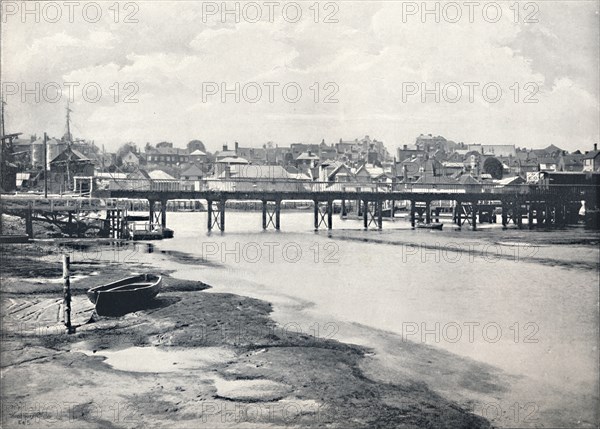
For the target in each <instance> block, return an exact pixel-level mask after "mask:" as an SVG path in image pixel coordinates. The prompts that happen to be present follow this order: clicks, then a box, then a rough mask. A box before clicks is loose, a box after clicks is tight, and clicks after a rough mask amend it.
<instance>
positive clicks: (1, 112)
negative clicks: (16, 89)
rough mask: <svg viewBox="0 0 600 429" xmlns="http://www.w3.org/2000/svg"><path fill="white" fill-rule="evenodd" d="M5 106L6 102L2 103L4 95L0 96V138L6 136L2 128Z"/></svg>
mask: <svg viewBox="0 0 600 429" xmlns="http://www.w3.org/2000/svg"><path fill="white" fill-rule="evenodd" d="M5 104H6V101H4V95H2V98H0V116H1V119H0V120H1V121H2V122H0V136H4V135H6V130H5V128H4V105H5Z"/></svg>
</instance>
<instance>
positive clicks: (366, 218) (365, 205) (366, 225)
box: [362, 200, 369, 231]
mask: <svg viewBox="0 0 600 429" xmlns="http://www.w3.org/2000/svg"><path fill="white" fill-rule="evenodd" d="M362 214H363V225H364V228H365V231H366V230H367V229H368V228H369V201H367V200H364V201H363V211H362Z"/></svg>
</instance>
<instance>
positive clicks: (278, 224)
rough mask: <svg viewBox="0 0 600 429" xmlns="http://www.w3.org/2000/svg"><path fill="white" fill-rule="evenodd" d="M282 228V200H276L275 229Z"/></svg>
mask: <svg viewBox="0 0 600 429" xmlns="http://www.w3.org/2000/svg"><path fill="white" fill-rule="evenodd" d="M280 228H281V200H275V229H276V230H277V231H279V229H280Z"/></svg>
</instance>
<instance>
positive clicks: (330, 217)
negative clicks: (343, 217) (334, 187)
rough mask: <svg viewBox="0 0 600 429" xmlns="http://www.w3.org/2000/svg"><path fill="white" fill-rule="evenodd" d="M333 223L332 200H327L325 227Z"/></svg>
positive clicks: (328, 227) (329, 227)
mask: <svg viewBox="0 0 600 429" xmlns="http://www.w3.org/2000/svg"><path fill="white" fill-rule="evenodd" d="M332 225H333V201H332V200H327V229H331V228H332Z"/></svg>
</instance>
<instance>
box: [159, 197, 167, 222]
mask: <svg viewBox="0 0 600 429" xmlns="http://www.w3.org/2000/svg"><path fill="white" fill-rule="evenodd" d="M160 226H161V227H162V228H163V229H165V228H166V227H167V201H166V200H162V201H161V202H160Z"/></svg>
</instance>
